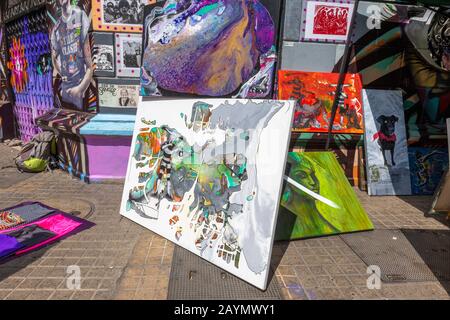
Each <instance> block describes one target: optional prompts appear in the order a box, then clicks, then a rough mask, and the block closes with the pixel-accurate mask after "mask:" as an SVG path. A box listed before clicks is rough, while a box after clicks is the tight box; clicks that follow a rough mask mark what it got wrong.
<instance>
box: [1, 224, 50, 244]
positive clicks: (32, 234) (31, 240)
mask: <svg viewBox="0 0 450 320" xmlns="http://www.w3.org/2000/svg"><path fill="white" fill-rule="evenodd" d="M7 235H8V236H10V237H14V238H15V239H16V240H17V242H19V243H20V244H22V245H23V246H24V247H31V246H34V245H37V244H39V243H42V242H44V241H45V240H48V239H50V238H52V237H54V236H56V234H55V233H53V232H51V231H49V230H46V229H44V228H41V227H40V226H38V225H37V224H33V225H29V226H26V227H23V228H21V229H19V230H16V231H13V232H9V233H7Z"/></svg>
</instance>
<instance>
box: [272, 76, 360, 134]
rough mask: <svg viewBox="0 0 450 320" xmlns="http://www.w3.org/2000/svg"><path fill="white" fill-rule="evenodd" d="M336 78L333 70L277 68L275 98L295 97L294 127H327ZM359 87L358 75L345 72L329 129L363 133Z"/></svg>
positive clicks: (303, 129)
mask: <svg viewBox="0 0 450 320" xmlns="http://www.w3.org/2000/svg"><path fill="white" fill-rule="evenodd" d="M338 78H339V74H337V73H318V72H301V71H289V70H280V71H278V98H279V99H282V100H295V101H296V107H295V115H294V124H293V130H294V131H299V132H327V131H328V126H329V121H330V118H331V107H332V105H333V101H334V95H335V92H336V86H337V82H338ZM361 90H362V87H361V81H360V78H359V76H358V75H357V74H348V75H346V77H345V82H344V87H343V92H342V95H341V97H340V98H339V99H340V101H339V106H338V112H337V114H336V117H335V121H334V123H333V129H332V132H334V133H363V105H362V100H361Z"/></svg>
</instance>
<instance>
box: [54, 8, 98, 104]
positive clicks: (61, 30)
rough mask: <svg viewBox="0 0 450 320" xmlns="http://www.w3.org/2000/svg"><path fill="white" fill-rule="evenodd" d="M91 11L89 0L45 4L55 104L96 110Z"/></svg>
mask: <svg viewBox="0 0 450 320" xmlns="http://www.w3.org/2000/svg"><path fill="white" fill-rule="evenodd" d="M90 12H91V1H90V0H78V1H69V0H52V1H50V3H49V5H48V12H47V15H48V21H49V32H50V41H51V53H52V62H53V67H54V69H53V70H54V74H53V76H54V80H53V87H54V91H55V106H56V107H64V108H69V109H75V110H78V111H88V112H96V111H97V90H96V87H95V81H94V80H93V75H94V65H93V62H92V53H91V48H92V47H93V44H94V42H93V39H91V36H90V35H89V33H88V31H89V27H90V24H91V20H90Z"/></svg>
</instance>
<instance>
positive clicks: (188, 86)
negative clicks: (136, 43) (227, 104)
mask: <svg viewBox="0 0 450 320" xmlns="http://www.w3.org/2000/svg"><path fill="white" fill-rule="evenodd" d="M280 6H281V4H280V1H269V0H199V1H191V2H187V1H184V0H167V1H162V2H158V3H156V4H153V5H148V6H146V7H145V21H144V46H143V47H144V56H143V66H142V74H141V85H142V92H141V94H142V95H144V96H159V95H163V96H167V95H188V96H203V97H227V98H229V97H233V98H253V99H254V98H266V97H269V98H270V97H271V94H272V91H273V83H274V70H275V63H276V60H277V56H276V54H277V49H276V44H277V33H278V20H279V16H280Z"/></svg>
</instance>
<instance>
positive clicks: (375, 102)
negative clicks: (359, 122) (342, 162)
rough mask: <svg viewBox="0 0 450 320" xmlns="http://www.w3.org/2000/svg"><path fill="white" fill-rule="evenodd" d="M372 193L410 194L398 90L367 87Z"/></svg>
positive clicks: (406, 153)
mask: <svg viewBox="0 0 450 320" xmlns="http://www.w3.org/2000/svg"><path fill="white" fill-rule="evenodd" d="M363 101H364V108H365V113H364V122H365V133H366V134H365V142H366V143H365V147H366V168H367V181H368V191H369V195H378V196H385V195H410V194H411V182H410V179H409V175H408V172H409V161H408V147H407V141H406V129H405V116H404V111H403V98H402V93H401V91H399V90H374V89H371V90H364V91H363Z"/></svg>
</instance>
